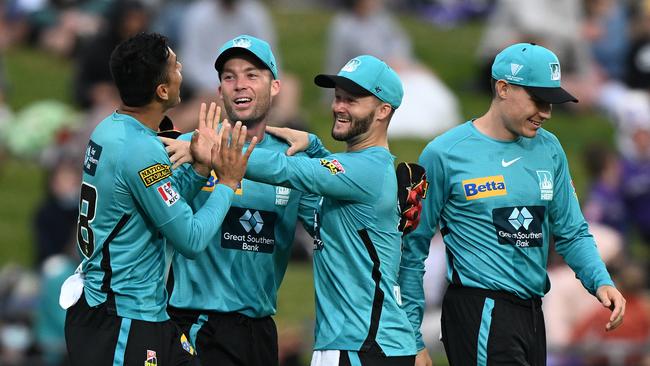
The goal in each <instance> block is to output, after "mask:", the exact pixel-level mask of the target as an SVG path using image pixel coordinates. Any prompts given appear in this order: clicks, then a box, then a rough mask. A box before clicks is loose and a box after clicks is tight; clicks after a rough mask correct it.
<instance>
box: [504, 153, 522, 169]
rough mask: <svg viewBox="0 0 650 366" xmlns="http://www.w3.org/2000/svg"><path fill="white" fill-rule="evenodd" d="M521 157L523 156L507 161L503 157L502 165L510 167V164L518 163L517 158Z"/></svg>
mask: <svg viewBox="0 0 650 366" xmlns="http://www.w3.org/2000/svg"><path fill="white" fill-rule="evenodd" d="M519 159H521V156H520V157H518V158H515V159H512V160H510V161H505V160H503V159H501V166H502V167H504V168H507V167H509V166H510V165H512V164H514V163H516V162H517V160H519Z"/></svg>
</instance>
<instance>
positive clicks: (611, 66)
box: [583, 0, 630, 80]
mask: <svg viewBox="0 0 650 366" xmlns="http://www.w3.org/2000/svg"><path fill="white" fill-rule="evenodd" d="M584 5H585V15H586V17H585V24H584V27H583V29H584V32H583V35H584V37H585V39H586V40H587V42H588V43H589V44H590V48H591V54H592V55H593V57H594V61H596V64H597V65H598V66H599V72H601V73H602V76H603V77H604V78H605V79H614V80H623V79H624V77H625V58H626V57H627V53H628V48H629V43H630V42H629V41H630V39H629V38H630V33H629V24H628V11H627V5H626V4H624V3H623V2H620V1H615V0H585V1H584Z"/></svg>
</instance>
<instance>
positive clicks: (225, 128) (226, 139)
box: [212, 120, 257, 190]
mask: <svg viewBox="0 0 650 366" xmlns="http://www.w3.org/2000/svg"><path fill="white" fill-rule="evenodd" d="M231 129H232V133H231ZM245 142H246V126H243V125H242V123H241V122H237V123H235V127H232V128H231V126H230V123H228V121H226V120H224V122H223V124H222V126H221V141H220V143H219V145H214V146H213V147H212V169H214V171H215V172H216V174H217V177H219V183H220V184H226V185H228V186H229V187H230V188H232V189H233V190H236V189H237V185H238V184H239V182H240V181H241V180H242V178H243V177H244V173H246V164H248V158H249V157H250V155H251V153H252V152H253V149H255V145H256V144H257V137H253V139H252V140H251V142H250V144H249V145H248V148H247V149H246V152H243V151H242V149H243V147H244V144H245Z"/></svg>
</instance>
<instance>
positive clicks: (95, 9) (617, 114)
mask: <svg viewBox="0 0 650 366" xmlns="http://www.w3.org/2000/svg"><path fill="white" fill-rule="evenodd" d="M304 3H306V4H309V6H315V7H327V8H328V9H331V10H333V11H334V12H335V15H334V17H333V18H332V19H331V23H330V25H329V28H328V32H327V43H326V44H324V45H323V47H324V48H325V54H326V55H327V56H326V59H325V60H324V61H323V65H322V69H323V70H324V71H326V72H336V70H338V69H339V68H340V67H341V66H342V65H343V64H344V63H345V62H346V60H348V59H350V58H351V57H353V56H356V55H359V54H373V55H375V56H377V57H379V58H381V59H383V60H385V61H386V62H387V63H389V64H390V65H391V66H392V67H393V68H394V69H395V70H396V71H397V72H398V74H399V75H400V77H401V78H402V80H403V82H404V88H405V92H406V93H405V99H404V102H403V105H402V107H401V108H400V109H399V110H398V111H397V113H396V115H395V117H394V121H393V123H392V124H391V126H390V128H389V134H390V136H391V137H393V138H400V137H417V138H423V139H431V138H433V137H434V136H436V135H438V134H440V133H441V132H443V131H445V130H447V129H449V128H450V127H452V126H454V125H456V124H458V123H460V122H462V121H463V118H464V117H469V116H463V114H462V111H461V109H460V105H459V102H458V98H457V95H456V93H455V91H452V90H451V89H450V88H449V87H448V86H447V85H445V84H444V82H443V81H442V80H441V78H440V77H439V76H438V75H437V73H436V70H433V69H431V67H430V66H429V65H426V64H424V63H423V62H422V61H421V60H418V58H417V57H416V56H415V54H414V51H413V45H412V43H411V39H410V37H409V35H408V33H407V32H406V31H405V30H404V29H403V28H402V26H401V24H400V22H399V21H398V19H397V18H396V14H398V13H400V12H406V13H409V14H411V15H412V16H417V17H421V18H422V19H424V20H425V21H427V22H430V23H431V24H432V27H444V28H453V27H456V26H458V25H460V24H462V23H463V22H467V21H474V20H477V19H478V20H479V21H481V22H483V23H482V24H484V28H483V29H484V30H483V32H482V39H481V40H480V42H479V48H478V49H477V50H476V65H477V68H476V69H477V72H476V75H475V80H473V81H472V83H471V85H472V88H473V89H474V91H484V92H485V93H489V84H488V80H489V78H488V74H489V66H490V65H491V64H492V60H493V58H494V56H495V55H496V53H497V52H498V51H499V50H500V49H502V48H503V47H504V46H506V45H509V44H511V43H515V42H524V41H526V42H535V43H538V44H542V45H544V46H546V47H548V48H550V49H552V50H553V51H554V52H555V53H556V54H557V55H558V57H559V58H560V60H562V65H563V68H564V69H563V70H562V71H563V74H564V75H563V85H564V86H565V88H566V89H567V90H570V91H571V93H572V94H574V95H575V96H576V97H578V99H579V100H580V103H578V104H577V105H576V106H575V107H571V108H574V109H570V110H568V112H570V113H582V112H584V111H586V110H589V111H594V110H596V111H600V112H601V113H603V114H605V115H607V116H608V118H609V119H610V121H611V123H612V125H613V126H614V130H615V131H616V136H615V137H614V138H613V139H612V141H602V142H598V143H596V144H594V145H591V146H588V147H587V149H586V150H585V153H584V157H585V159H584V164H585V167H586V170H587V172H588V173H589V178H590V186H589V191H588V194H587V195H586V196H585V197H581V200H582V202H583V207H584V214H585V216H586V218H587V219H588V221H589V222H590V223H591V231H592V234H593V235H594V236H595V237H596V241H597V243H598V246H599V251H600V253H601V256H602V257H603V259H604V260H605V262H606V263H607V265H608V268H609V270H610V272H611V273H612V275H613V277H614V278H615V281H616V283H617V286H618V287H619V289H620V290H621V291H622V292H623V294H624V295H625V297H626V299H628V305H627V306H628V310H627V314H626V320H625V324H624V325H623V327H622V328H620V329H619V330H617V331H615V332H612V333H605V331H604V324H605V322H606V318H607V317H608V312H607V311H606V310H605V309H602V308H600V307H599V305H598V303H597V302H596V301H595V300H594V299H593V298H591V297H590V295H584V296H582V294H583V293H584V291H578V290H576V287H579V286H581V285H580V283H579V281H578V280H576V279H575V277H574V276H573V272H572V271H571V270H570V269H568V267H567V266H566V265H565V264H564V263H563V262H562V260H561V259H560V258H556V257H553V256H552V257H551V258H550V259H549V278H550V280H551V291H550V292H549V294H548V295H547V296H546V297H545V298H544V308H545V316H546V319H547V331H548V339H547V341H548V344H549V353H550V357H549V364H552V365H576V366H578V365H650V351H649V350H650V297H649V296H650V287H649V286H650V281H649V279H650V94H649V92H650V1H648V0H618V1H616V0H491V1H490V0H403V1H398V0H385V1H382V0H327V1H306V2H304ZM273 6H292V2H291V1H289V0H276V1H270V0H269V1H256V0H194V1H189V0H140V1H137V0H0V164H1V163H2V159H4V157H6V156H7V155H9V156H14V157H16V158H20V159H30V160H35V161H38V162H39V163H41V164H42V165H43V167H44V168H45V169H46V171H47V179H46V184H45V194H44V199H43V201H42V202H41V203H40V204H39V206H38V207H37V208H36V210H35V214H34V217H33V225H32V227H33V232H34V233H35V243H34V246H35V250H34V253H35V258H34V266H33V267H32V268H22V267H19V266H14V265H7V266H4V267H2V268H1V269H0V364H1V365H65V364H66V363H65V342H64V339H63V321H64V317H65V312H64V311H63V310H61V308H60V307H59V306H58V290H59V288H60V285H61V283H62V282H63V281H64V280H65V278H66V277H67V276H68V275H69V274H71V273H72V272H73V271H74V269H75V267H76V265H77V264H78V263H79V257H78V254H77V251H76V220H77V211H78V202H79V182H80V179H81V170H80V168H81V159H82V156H83V149H84V148H85V144H86V142H87V140H88V136H89V134H90V132H91V131H92V130H93V128H94V127H95V125H96V123H98V122H99V121H100V120H101V118H102V117H103V116H105V115H106V114H108V113H110V111H112V110H114V109H116V108H117V106H118V105H119V97H118V95H117V92H116V90H115V88H114V86H113V85H112V81H111V75H110V72H109V69H108V58H109V56H110V53H111V51H112V49H113V48H114V47H115V46H116V45H117V44H118V43H120V42H121V41H122V40H124V39H126V38H128V37H129V36H131V35H133V34H135V33H137V32H141V31H145V30H149V31H157V32H160V33H163V34H165V35H166V36H167V37H169V39H170V40H171V43H172V45H173V47H174V49H175V50H176V52H177V53H178V55H179V59H180V60H181V62H182V63H183V75H184V82H183V99H184V102H183V104H182V106H181V107H179V108H176V109H175V110H174V112H173V115H171V117H172V119H173V120H174V122H175V125H176V127H177V128H179V129H180V130H182V131H191V130H192V129H193V128H194V126H195V124H196V120H195V119H196V118H195V116H196V111H197V110H198V108H197V106H198V103H200V102H202V101H205V100H214V99H216V93H217V92H218V88H217V87H218V83H219V80H218V78H217V74H216V72H215V71H214V69H213V61H214V55H215V53H216V50H217V49H218V48H219V47H220V46H221V45H222V44H223V43H224V42H225V41H226V40H228V39H231V38H233V37H234V36H236V35H238V34H249V35H253V36H256V37H259V38H262V39H265V40H267V41H268V42H269V43H270V44H271V46H272V48H274V49H277V44H278V36H277V30H276V24H274V19H273V17H272V16H271V13H270V8H271V7H273ZM16 45H27V46H29V47H36V48H40V49H43V50H45V51H46V52H48V53H49V54H51V55H53V57H64V58H67V59H69V60H70V62H72V63H73V64H74V65H75V67H74V76H73V85H72V88H73V92H72V95H73V97H74V105H66V104H63V103H62V102H56V101H49V100H45V101H38V102H34V103H33V104H31V105H28V106H26V107H24V108H22V109H21V110H19V111H13V110H12V108H11V106H10V105H8V104H7V95H10V93H11V91H12V78H11V75H10V74H8V73H6V71H5V67H4V64H3V61H4V60H3V53H4V51H6V50H7V49H8V48H9V47H12V46H16ZM459 46H462V45H459ZM432 47H435V45H432ZM440 52H446V51H445V50H440ZM279 62H280V63H282V59H281V57H280V60H279ZM281 78H282V81H283V91H282V94H281V96H280V98H279V99H278V100H277V101H276V102H275V104H274V106H273V119H272V120H273V121H275V124H276V125H283V126H291V127H294V128H300V129H307V128H308V127H309V126H308V124H307V123H306V121H305V120H304V117H303V113H302V110H301V94H302V91H301V90H302V87H301V85H300V82H299V79H298V78H297V77H296V76H295V75H292V74H291V73H290V72H289V71H287V72H285V73H283V75H282V76H281ZM323 99H326V98H323ZM612 142H613V143H612ZM296 241H297V243H296V245H295V248H296V250H295V258H296V259H297V260H309V258H310V249H309V248H310V245H311V244H310V240H309V238H308V237H307V236H306V233H299V235H297V240H296ZM431 245H432V250H431V254H430V258H429V259H428V260H427V268H428V270H427V274H426V277H425V286H426V293H427V302H428V305H429V311H428V312H427V315H426V319H425V321H424V327H425V328H424V333H425V339H426V340H427V343H428V344H429V347H430V348H429V349H432V350H437V351H438V352H441V351H442V348H441V347H442V344H441V343H440V342H439V341H438V335H439V316H440V311H439V307H440V303H441V300H442V296H441V294H442V293H443V292H444V286H445V280H444V276H445V259H444V252H445V251H444V247H443V244H442V242H441V240H440V238H439V237H436V238H434V240H433V241H432V244H431ZM303 339H310V336H309V335H308V334H307V335H305V334H303V331H302V330H298V331H293V330H291V331H286V332H284V333H283V331H282V330H280V341H281V344H280V354H281V358H282V362H283V365H285V366H289V365H299V364H300V359H301V356H300V354H301V352H307V353H308V352H309V350H306V349H305V348H308V347H309V344H306V343H305V342H304V341H302V340H303ZM307 343H308V342H307Z"/></svg>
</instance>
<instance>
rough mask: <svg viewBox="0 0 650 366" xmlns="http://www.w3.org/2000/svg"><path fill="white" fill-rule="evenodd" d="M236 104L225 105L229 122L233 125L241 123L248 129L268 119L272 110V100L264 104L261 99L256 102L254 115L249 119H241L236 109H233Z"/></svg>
mask: <svg viewBox="0 0 650 366" xmlns="http://www.w3.org/2000/svg"><path fill="white" fill-rule="evenodd" d="M232 103H234V102H231V103H225V102H224V103H223V104H224V107H225V109H226V114H227V115H228V120H229V121H230V123H231V124H234V123H236V122H237V121H241V123H242V124H243V125H244V126H246V127H247V128H251V127H254V126H257V125H258V124H259V123H260V122H262V121H264V120H265V119H266V116H267V115H268V114H269V110H270V109H271V99H270V98H269V99H265V101H264V103H260V99H256V100H255V106H254V107H253V113H251V114H250V116H249V117H248V118H242V117H240V116H239V115H238V114H237V112H236V111H235V109H234V108H233V104H232Z"/></svg>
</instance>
